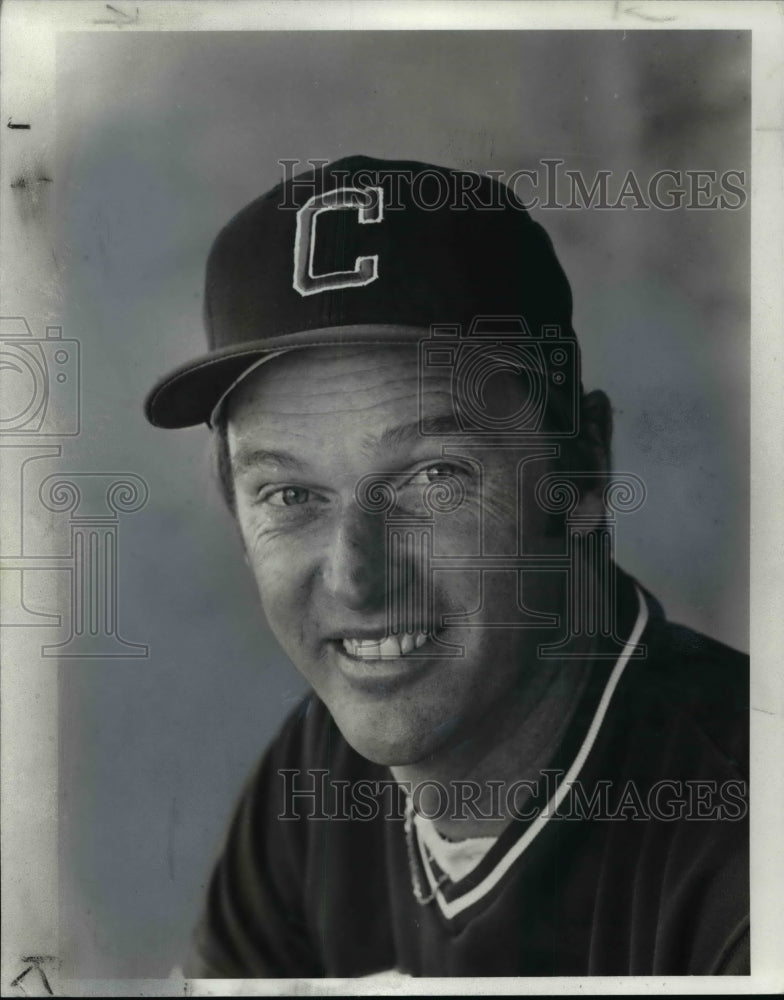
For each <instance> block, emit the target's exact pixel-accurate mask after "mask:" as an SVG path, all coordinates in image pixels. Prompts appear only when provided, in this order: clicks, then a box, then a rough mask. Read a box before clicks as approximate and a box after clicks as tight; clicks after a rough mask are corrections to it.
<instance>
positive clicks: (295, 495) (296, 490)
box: [263, 486, 311, 507]
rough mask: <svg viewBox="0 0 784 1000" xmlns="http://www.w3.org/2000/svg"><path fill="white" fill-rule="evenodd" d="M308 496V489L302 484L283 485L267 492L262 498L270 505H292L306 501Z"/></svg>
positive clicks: (309, 495)
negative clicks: (281, 487)
mask: <svg viewBox="0 0 784 1000" xmlns="http://www.w3.org/2000/svg"><path fill="white" fill-rule="evenodd" d="M310 497H311V493H310V490H306V489H305V488H304V486H284V487H283V489H278V490H275V491H274V492H272V493H268V494H267V496H266V497H263V500H264V501H265V502H266V503H268V504H270V505H271V506H272V507H294V506H297V505H298V504H304V503H307V502H308V500H310Z"/></svg>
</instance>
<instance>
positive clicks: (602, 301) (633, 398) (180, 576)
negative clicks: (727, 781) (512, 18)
mask: <svg viewBox="0 0 784 1000" xmlns="http://www.w3.org/2000/svg"><path fill="white" fill-rule="evenodd" d="M749 58H750V41H749V37H748V35H746V34H744V33H731V32H716V31H714V32H688V31H683V32H660V31H653V32H649V31H642V32H633V31H623V32H622V31H617V32H599V31H583V32H569V31H562V32H521V33H517V32H505V33H496V32H439V31H431V32H417V33H403V32H372V33H371V32H357V33H345V32H324V33H311V32H296V33H294V32H292V33H289V32H286V33H250V32H249V33H242V34H239V33H229V32H226V33H202V34H197V33H193V34H190V33H189V34H185V33H182V34H180V33H162V34H155V33H139V34H129V35H125V34H123V35H120V34H117V35H111V34H89V35H87V34H78V33H73V34H70V35H61V36H60V41H59V44H58V51H57V135H58V148H57V158H56V168H57V169H56V171H55V176H54V184H53V185H52V187H53V189H54V192H55V196H56V199H57V202H56V204H57V213H58V220H59V229H58V236H57V247H56V253H57V259H58V262H59V264H60V268H61V274H62V275H63V276H64V277H63V289H62V302H63V315H62V323H63V326H64V331H65V336H67V337H76V338H78V339H79V340H80V341H81V345H82V358H83V431H82V434H81V436H80V437H79V438H78V439H77V440H75V441H73V442H69V444H68V448H67V451H68V466H69V467H70V468H74V469H85V470H101V471H110V472H111V471H129V472H134V473H137V474H138V475H140V476H142V477H143V478H144V479H145V480H146V482H147V483H148V484H149V488H150V500H149V502H148V504H147V506H146V507H145V508H144V509H143V510H142V511H140V512H138V513H136V514H134V515H133V516H129V517H127V518H124V519H123V522H122V525H121V530H120V536H121V542H120V546H121V547H120V560H119V567H120V625H121V631H122V633H123V635H124V636H125V637H126V638H127V639H129V640H131V641H136V642H144V643H147V644H148V645H149V647H150V655H149V657H148V658H147V659H141V660H123V659H118V660H111V661H110V660H94V661H89V660H82V661H79V660H72V661H65V662H63V663H62V665H61V667H60V677H61V682H62V683H61V707H60V745H61V752H60V841H61V857H60V866H61V870H60V881H61V900H60V909H61V915H60V927H61V936H62V942H61V951H60V954H61V956H62V958H63V960H64V963H65V969H64V972H63V974H64V975H69V974H70V975H73V976H78V977H88V976H106V977H111V978H122V977H142V976H143V977H157V976H162V975H164V976H165V975H166V974H167V972H168V970H169V969H170V968H171V966H172V965H174V964H176V963H177V962H178V961H179V959H180V957H181V955H182V952H183V949H184V947H185V941H186V939H187V935H188V933H189V931H190V927H191V924H192V923H193V921H194V919H195V917H196V915H197V912H198V909H199V906H200V902H201V897H202V895H203V892H204V887H205V885H206V881H207V878H208V875H209V871H210V867H211V864H212V860H213V857H214V854H215V852H216V850H217V849H218V846H219V844H220V840H221V836H222V834H223V831H224V829H225V826H226V822H227V818H228V815H229V813H230V810H231V807H232V804H233V801H234V799H235V797H236V795H237V792H238V790H239V787H240V785H241V783H242V781H243V779H244V777H245V775H246V773H247V771H248V770H249V768H250V767H251V766H252V764H253V762H254V761H255V760H256V758H257V757H258V755H259V754H260V752H261V751H262V750H263V748H264V746H265V745H266V743H267V742H268V741H269V739H270V737H271V736H272V735H273V733H274V731H275V729H276V727H277V726H278V725H279V723H280V721H281V720H282V718H283V716H284V714H285V713H286V712H287V711H288V709H289V708H290V707H291V706H292V705H293V703H294V702H295V700H296V699H297V697H298V695H299V693H300V692H301V691H302V690H303V685H302V682H301V681H300V680H299V678H298V675H297V674H296V672H295V671H294V669H293V667H291V666H290V665H289V664H288V662H287V661H286V659H285V657H284V656H283V654H282V653H281V651H280V650H279V649H278V647H277V645H276V643H275V641H274V639H273V638H272V636H271V635H270V633H269V632H268V630H267V628H266V626H265V623H264V622H263V620H262V619H261V616H260V613H259V610H258V607H257V600H256V595H255V591H254V588H253V584H252V580H251V578H250V575H249V573H248V572H247V570H246V567H245V564H244V562H243V559H242V554H241V549H240V546H239V544H238V539H237V537H236V535H235V531H234V528H233V525H232V523H231V521H230V519H229V517H228V515H227V514H226V513H225V512H224V510H223V508H222V505H221V501H220V500H219V498H218V495H217V491H216V490H215V488H214V486H213V483H212V479H211V473H210V463H209V459H208V442H207V433H206V431H204V430H202V429H193V430H186V431H180V432H164V431H160V430H155V429H153V428H151V427H149V426H148V425H147V424H146V422H145V420H144V417H143V415H142V410H141V401H142V398H143V396H144V394H145V392H146V391H147V389H148V388H149V386H150V385H151V384H152V382H153V381H154V380H155V378H157V376H158V375H160V374H161V373H163V372H164V371H165V370H167V369H168V368H169V367H171V366H173V365H175V364H177V363H179V362H180V361H183V360H185V359H187V358H188V357H190V356H192V355H193V354H195V353H197V352H200V351H201V350H202V349H203V338H202V332H201V325H200V324H201V319H200V308H201V281H202V272H203V265H204V260H205V256H206V253H207V250H208V247H209V244H210V242H211V240H212V237H213V236H214V234H215V233H216V232H217V230H218V229H219V228H220V227H221V226H222V225H223V224H224V223H225V222H226V221H227V220H228V219H229V217H230V216H231V215H233V214H234V213H235V212H236V211H238V210H239V209H240V208H241V207H242V206H243V205H244V204H245V203H246V202H248V201H250V200H251V199H252V198H254V197H256V196H257V195H258V194H260V193H262V192H263V191H264V190H266V189H267V188H268V187H270V186H271V185H272V184H274V183H276V182H277V181H278V180H279V179H280V176H281V172H280V168H279V166H278V163H277V161H278V160H279V159H281V158H299V159H300V160H303V161H304V160H306V159H307V158H308V157H322V158H329V159H332V158H335V157H338V156H341V155H345V154H349V153H354V152H362V153H366V154H369V155H375V156H381V157H401V158H411V159H421V160H429V161H433V162H436V163H441V164H445V165H449V166H456V167H462V168H469V169H475V170H480V171H481V170H487V169H495V170H504V171H512V170H514V169H517V168H528V169H536V168H537V167H539V161H540V160H541V159H542V158H546V157H560V158H562V159H563V160H564V161H565V164H564V167H565V168H569V169H577V170H581V171H582V172H583V173H584V174H585V175H586V177H587V178H588V179H589V180H590V178H591V177H592V176H593V175H594V174H595V172H596V171H598V170H601V169H604V170H610V171H612V173H613V180H612V182H611V190H613V189H617V186H618V185H619V184H620V181H621V180H622V178H623V177H624V175H625V174H626V172H627V171H629V170H634V171H635V172H636V174H637V176H638V177H639V178H640V179H641V180H642V182H643V184H645V183H647V180H648V179H649V178H650V177H651V175H652V174H654V173H655V172H656V171H657V170H660V169H672V170H685V169H692V170H695V169H707V170H716V171H718V172H719V174H720V173H721V172H722V171H725V170H731V169H734V170H746V171H747V172H748V169H749V162H748V153H749V99H750V92H749V88H750V81H749ZM539 169H541V167H539ZM747 189H748V183H747ZM532 214H533V215H534V217H535V218H536V219H538V220H539V221H540V222H542V223H543V224H544V226H545V227H546V228H547V230H548V231H549V233H550V235H551V236H552V238H553V241H554V243H555V247H556V250H557V253H558V255H559V257H560V259H561V262H562V263H563V265H564V268H565V270H566V272H567V274H568V275H569V278H570V280H571V283H572V287H573V291H574V300H575V328H576V330H577V331H578V335H579V336H580V338H581V343H582V347H583V354H584V383H585V386H586V388H587V389H590V388H594V387H601V388H604V389H605V390H606V391H607V392H608V393H609V395H610V397H611V399H612V400H613V403H614V406H615V413H616V439H615V449H614V456H615V465H616V468H618V469H623V470H629V471H633V472H636V473H637V474H639V475H640V476H642V477H643V478H644V479H645V481H646V483H647V485H648V501H647V505H646V506H645V507H644V508H643V510H642V511H640V512H639V513H638V514H636V515H634V516H633V517H631V518H628V519H626V520H624V521H622V522H621V525H620V541H619V547H618V550H619V551H618V555H619V561H620V563H621V564H622V565H623V566H624V567H625V568H626V569H627V570H629V571H630V572H631V573H633V574H635V575H636V576H638V577H639V578H640V579H641V581H642V582H644V583H645V584H646V585H647V586H648V587H649V588H650V589H651V590H652V591H653V592H654V593H655V594H656V595H657V596H658V597H659V598H660V599H661V601H662V602H663V604H664V606H665V608H666V610H667V612H668V614H669V616H670V617H671V618H673V619H676V620H680V621H682V622H684V623H686V624H688V625H691V626H692V627H695V628H697V629H699V630H701V631H705V632H707V633H709V634H711V635H714V636H715V637H717V638H719V639H721V640H723V641H725V642H727V643H729V644H732V645H734V646H736V647H740V648H744V649H747V648H748V644H747V643H748V640H747V626H748V607H747V600H748V586H747V583H748V580H747V577H748V559H747V547H748V546H747V538H748V502H747V492H748V403H749V399H748V395H749V393H748V355H749V295H748V282H749V212H748V208H746V209H743V210H740V211H727V210H725V211H719V210H704V211H699V210H696V211H694V210H693V211H689V210H686V209H680V210H677V211H671V212H664V211H658V210H651V211H633V210H631V209H626V210H623V211H597V210H591V211H588V210H578V211H562V212H551V211H546V210H541V209H538V210H534V212H533V213H532Z"/></svg>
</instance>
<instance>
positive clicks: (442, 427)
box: [365, 413, 460, 450]
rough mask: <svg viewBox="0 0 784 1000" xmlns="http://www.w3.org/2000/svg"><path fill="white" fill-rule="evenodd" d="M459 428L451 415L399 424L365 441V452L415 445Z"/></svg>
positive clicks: (453, 432) (450, 433)
mask: <svg viewBox="0 0 784 1000" xmlns="http://www.w3.org/2000/svg"><path fill="white" fill-rule="evenodd" d="M459 429H460V428H459V426H458V423H457V421H456V420H455V418H454V416H453V415H452V414H451V413H448V414H447V413H445V414H443V415H441V416H434V417H425V418H423V419H421V420H412V421H411V422H410V423H407V424H400V426H399V427H390V428H388V429H387V430H385V431H384V432H383V433H382V434H379V435H378V437H375V436H373V437H369V438H367V439H366V441H365V448H366V449H367V450H371V449H375V448H384V449H386V448H402V447H404V446H405V445H411V444H415V443H416V442H417V441H419V440H420V439H421V440H427V438H429V437H431V436H434V435H439V434H448V435H453V434H456V433H457V432H458V431H459Z"/></svg>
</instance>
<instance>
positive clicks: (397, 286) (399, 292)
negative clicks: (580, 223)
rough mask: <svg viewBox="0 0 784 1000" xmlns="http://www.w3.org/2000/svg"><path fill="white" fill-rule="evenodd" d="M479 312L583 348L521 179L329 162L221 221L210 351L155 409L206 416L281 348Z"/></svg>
mask: <svg viewBox="0 0 784 1000" xmlns="http://www.w3.org/2000/svg"><path fill="white" fill-rule="evenodd" d="M311 162H312V161H311ZM477 317H485V318H486V317H500V318H502V319H507V320H508V319H509V318H510V317H523V318H524V320H525V323H526V324H527V327H528V329H529V330H530V331H532V332H533V333H534V334H538V332H539V330H540V329H541V328H544V327H546V328H547V329H548V330H550V331H552V330H553V329H557V330H558V331H559V336H560V337H561V338H567V339H572V340H574V341H575V352H576V351H577V347H576V338H575V335H574V331H573V330H572V297H571V290H570V288H569V283H568V281H567V278H566V276H565V274H564V272H563V270H562V268H561V266H560V264H559V262H558V260H557V258H556V255H555V252H554V250H553V246H552V243H551V241H550V238H549V236H548V235H547V233H546V232H545V230H544V229H543V228H542V226H540V225H539V224H538V223H536V222H534V221H533V220H532V219H531V217H530V215H529V214H528V212H527V211H526V210H525V208H524V207H523V205H522V203H521V202H520V201H519V199H517V197H516V196H515V194H514V193H513V192H512V191H511V189H509V188H508V187H507V186H506V185H504V184H503V183H501V182H500V181H499V180H498V179H497V178H496V177H492V176H488V175H481V174H476V173H472V172H467V171H458V170H452V169H450V168H446V167H441V166H435V165H433V164H427V163H419V162H415V161H407V160H380V159H374V158H372V157H368V156H350V157H346V158H344V159H340V160H337V161H335V162H333V163H330V164H323V165H320V164H319V165H316V166H314V167H313V169H311V170H308V171H305V172H303V173H301V174H297V175H296V176H291V177H288V178H286V179H285V180H284V181H282V182H281V183H279V184H278V185H276V186H275V187H274V188H273V189H272V190H271V191H269V192H267V193H266V194H264V195H262V196H261V197H259V198H257V199H256V200H254V201H252V202H251V203H250V204H249V205H247V206H246V207H245V208H244V209H242V211H240V212H239V213H238V214H237V215H236V216H235V217H234V218H233V219H232V220H231V221H230V222H229V223H228V224H227V225H226V226H225V227H224V228H223V230H221V232H220V233H219V234H218V236H217V237H216V239H215V241H214V243H213V245H212V248H211V250H210V253H209V256H208V260H207V268H206V278H205V294H204V325H205V329H206V333H207V344H208V351H207V352H206V353H203V354H201V355H200V356H198V357H196V358H194V359H192V360H190V361H187V362H186V363H184V364H182V365H180V366H179V367H178V368H176V369H175V370H173V371H171V372H169V373H168V374H167V375H165V376H164V377H163V378H161V379H160V380H159V381H158V382H157V384H156V385H155V386H154V387H153V389H152V390H151V391H150V393H149V394H148V396H147V399H146V401H145V413H146V415H147V418H148V420H149V421H150V422H151V423H152V424H154V425H156V426H159V427H171V428H174V427H188V426H193V425H196V424H199V423H203V422H207V423H209V422H210V418H211V415H212V414H213V412H214V410H215V408H216V405H217V404H218V402H219V401H220V400H222V399H223V398H225V396H226V394H227V393H228V392H229V391H230V389H231V388H232V387H233V386H234V385H236V383H237V382H238V381H240V380H241V379H242V378H243V377H244V376H245V375H246V374H247V373H248V372H249V371H250V370H251V369H253V368H255V367H256V366H257V365H258V364H260V363H262V362H263V361H264V360H265V359H267V358H270V357H272V356H274V355H276V354H279V353H281V352H282V351H288V350H293V349H305V348H308V347H314V346H350V345H352V344H365V345H367V344H388V345H395V344H411V343H416V342H418V341H421V340H422V339H423V338H424V337H427V335H428V331H429V330H431V329H432V328H433V327H434V326H435V325H439V326H440V327H450V328H452V329H457V328H460V329H461V330H463V329H468V328H469V327H470V325H471V324H472V323H474V322H475V321H476V319H477Z"/></svg>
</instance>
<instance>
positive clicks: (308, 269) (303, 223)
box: [293, 187, 384, 295]
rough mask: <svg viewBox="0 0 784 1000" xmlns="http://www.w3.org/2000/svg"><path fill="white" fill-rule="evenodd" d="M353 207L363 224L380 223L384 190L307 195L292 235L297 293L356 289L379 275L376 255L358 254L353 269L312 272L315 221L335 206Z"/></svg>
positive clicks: (345, 189)
mask: <svg viewBox="0 0 784 1000" xmlns="http://www.w3.org/2000/svg"><path fill="white" fill-rule="evenodd" d="M347 208H351V209H356V210H357V212H358V217H359V222H360V224H362V225H365V224H367V223H372V222H381V221H382V220H383V218H384V191H383V188H380V187H370V188H351V187H345V188H335V189H334V190H332V191H324V192H323V193H322V194H316V195H314V196H313V197H312V198H309V199H308V200H307V201H306V202H305V204H304V205H303V206H302V208H300V210H299V211H298V212H297V231H296V235H295V237H294V280H293V285H294V288H295V289H296V290H297V291H298V292H299V294H300V295H315V294H316V292H327V291H332V290H333V289H336V288H357V287H359V286H360V285H369V284H370V282H371V281H375V280H376V278H377V277H378V254H373V255H372V256H370V257H357V259H356V260H355V261H354V269H353V270H352V271H329V272H327V273H325V274H314V273H313V256H314V253H315V249H316V235H317V230H316V220H317V219H318V217H319V215H321V213H322V212H334V211H337V210H338V209H347Z"/></svg>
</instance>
